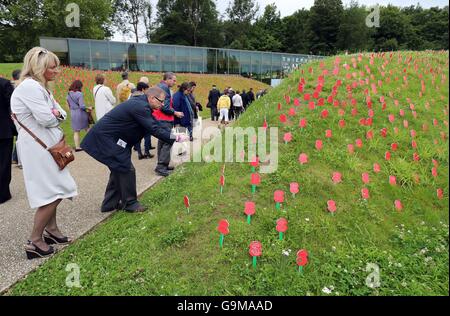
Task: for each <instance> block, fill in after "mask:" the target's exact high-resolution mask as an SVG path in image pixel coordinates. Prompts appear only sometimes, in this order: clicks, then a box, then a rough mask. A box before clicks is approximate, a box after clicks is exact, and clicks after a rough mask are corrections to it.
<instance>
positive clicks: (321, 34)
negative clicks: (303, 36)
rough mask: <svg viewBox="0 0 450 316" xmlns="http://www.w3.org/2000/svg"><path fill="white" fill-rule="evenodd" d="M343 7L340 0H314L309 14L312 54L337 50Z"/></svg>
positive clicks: (331, 52) (330, 52) (329, 52)
mask: <svg viewBox="0 0 450 316" xmlns="http://www.w3.org/2000/svg"><path fill="white" fill-rule="evenodd" d="M343 13H344V8H343V6H342V1H341V0H315V1H314V5H313V6H312V7H311V11H310V16H309V23H308V26H309V36H308V38H309V41H310V49H311V51H312V52H313V53H314V54H322V55H324V54H327V55H328V54H334V53H336V52H337V49H338V47H337V46H338V45H337V41H338V34H339V27H340V25H341V22H342V15H343Z"/></svg>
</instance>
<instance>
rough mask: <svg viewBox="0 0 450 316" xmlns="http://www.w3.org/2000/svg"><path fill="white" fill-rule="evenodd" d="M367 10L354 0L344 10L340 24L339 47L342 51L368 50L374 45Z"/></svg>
mask: <svg viewBox="0 0 450 316" xmlns="http://www.w3.org/2000/svg"><path fill="white" fill-rule="evenodd" d="M366 17H367V11H366V10H365V8H364V7H359V5H358V3H357V2H356V1H354V0H352V1H351V2H350V5H349V7H348V8H346V9H345V10H344V13H343V16H342V23H341V25H340V26H339V34H338V37H337V47H338V48H339V49H340V50H342V51H345V50H346V51H348V52H351V53H353V52H358V51H364V50H368V49H369V48H370V47H372V46H373V43H372V40H371V35H372V33H373V32H374V31H373V28H369V27H368V26H367V25H366Z"/></svg>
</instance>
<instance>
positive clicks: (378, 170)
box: [373, 163, 381, 173]
mask: <svg viewBox="0 0 450 316" xmlns="http://www.w3.org/2000/svg"><path fill="white" fill-rule="evenodd" d="M380 171H381V167H380V165H379V164H377V163H374V164H373V172H375V173H378V172H380Z"/></svg>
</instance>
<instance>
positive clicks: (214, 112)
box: [211, 106, 220, 121]
mask: <svg viewBox="0 0 450 316" xmlns="http://www.w3.org/2000/svg"><path fill="white" fill-rule="evenodd" d="M219 114H220V113H219V111H217V106H211V121H218V120H219Z"/></svg>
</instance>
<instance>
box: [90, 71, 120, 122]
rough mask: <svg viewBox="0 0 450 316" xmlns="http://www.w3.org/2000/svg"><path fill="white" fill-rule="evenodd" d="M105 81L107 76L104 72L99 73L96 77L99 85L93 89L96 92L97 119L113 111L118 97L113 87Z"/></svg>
mask: <svg viewBox="0 0 450 316" xmlns="http://www.w3.org/2000/svg"><path fill="white" fill-rule="evenodd" d="M105 81H106V79H105V76H104V75H103V74H98V75H97V76H96V77H95V82H96V84H97V85H96V86H95V87H94V89H93V90H92V92H93V93H94V101H95V116H96V117H97V121H98V120H100V119H101V118H102V117H103V116H104V115H105V114H106V113H108V112H109V111H111V110H112V108H113V106H114V104H116V98H115V97H114V95H113V93H112V91H111V89H110V88H108V87H107V86H105Z"/></svg>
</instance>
